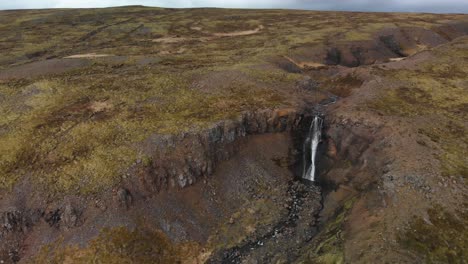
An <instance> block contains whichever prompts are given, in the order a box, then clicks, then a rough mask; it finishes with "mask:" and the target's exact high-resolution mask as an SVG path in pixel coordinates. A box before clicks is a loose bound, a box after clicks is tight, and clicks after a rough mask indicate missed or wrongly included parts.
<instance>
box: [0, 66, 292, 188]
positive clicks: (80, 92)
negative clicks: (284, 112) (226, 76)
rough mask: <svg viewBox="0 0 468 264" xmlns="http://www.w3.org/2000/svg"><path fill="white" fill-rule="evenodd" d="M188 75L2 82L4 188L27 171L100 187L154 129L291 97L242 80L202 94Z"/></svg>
mask: <svg viewBox="0 0 468 264" xmlns="http://www.w3.org/2000/svg"><path fill="white" fill-rule="evenodd" d="M94 67H95V69H96V70H98V68H99V67H98V66H94ZM193 74H194V73H193V72H192V73H190V75H193ZM188 75H189V74H184V73H181V74H178V75H177V76H175V75H172V74H163V73H160V74H155V73H143V72H140V73H139V74H132V73H129V74H128V75H127V76H126V78H125V79H119V76H117V75H114V74H107V75H105V74H102V73H99V72H96V73H90V74H82V75H81V74H80V73H78V72H73V73H72V74H70V75H67V76H61V77H59V78H49V79H47V80H45V79H41V80H38V81H35V82H32V83H30V84H28V85H26V86H20V87H18V86H17V84H16V83H15V82H13V83H7V84H5V85H2V86H1V87H0V88H1V90H0V94H2V95H4V97H5V99H4V102H3V104H2V105H1V106H0V111H1V112H0V113H1V114H2V116H3V117H4V119H2V121H1V122H2V123H1V124H0V127H2V128H3V130H2V132H1V133H0V142H1V144H0V153H1V154H0V155H1V159H0V171H1V174H0V183H1V187H10V186H11V185H12V184H13V183H14V182H15V180H16V179H18V177H20V176H21V175H26V174H28V175H31V176H32V177H31V179H32V180H35V181H36V182H39V183H45V184H46V186H49V187H50V188H52V191H57V192H81V193H90V192H96V191H99V190H101V189H102V188H104V187H106V186H110V185H112V184H114V183H115V182H116V181H117V180H119V179H120V176H121V175H122V174H123V173H124V172H125V171H124V170H125V169H126V168H128V167H129V166H130V165H131V164H132V162H134V161H135V160H136V159H137V157H138V156H139V155H141V153H138V150H137V147H136V144H137V143H139V142H141V141H143V140H144V139H145V138H147V137H148V136H149V135H151V134H152V133H163V134H173V133H180V132H183V131H189V130H192V131H193V130H197V129H202V128H205V127H207V126H208V125H210V124H212V123H213V122H215V121H218V120H221V119H227V118H234V117H236V116H238V115H239V114H240V113H241V112H242V111H245V110H255V109H259V108H271V107H275V106H278V105H281V104H282V103H285V102H286V101H285V100H284V96H282V95H281V92H278V91H276V90H273V89H268V88H265V86H263V88H262V87H260V86H258V85H257V86H255V85H254V83H253V82H247V81H241V80H239V81H238V82H233V83H231V84H229V86H228V87H227V90H225V91H222V92H215V91H214V92H212V93H205V92H202V91H199V90H197V89H193V88H191V82H190V81H189V80H190V78H191V77H190V76H188ZM70 76H73V77H70Z"/></svg>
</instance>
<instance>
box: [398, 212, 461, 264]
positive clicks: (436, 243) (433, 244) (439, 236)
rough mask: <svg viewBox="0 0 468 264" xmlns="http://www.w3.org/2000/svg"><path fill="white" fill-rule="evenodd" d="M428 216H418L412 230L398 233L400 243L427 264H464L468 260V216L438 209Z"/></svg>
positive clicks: (408, 229) (412, 221) (411, 222)
mask: <svg viewBox="0 0 468 264" xmlns="http://www.w3.org/2000/svg"><path fill="white" fill-rule="evenodd" d="M465 207H466V205H465ZM427 215H428V216H427V218H421V217H414V219H412V220H411V221H410V223H409V226H408V228H407V229H406V230H405V231H404V232H401V233H400V234H398V242H399V243H401V245H402V246H403V248H405V249H408V250H411V251H413V252H416V253H417V254H418V255H419V256H421V257H422V259H423V260H424V262H426V263H464V260H466V258H467V257H468V256H467V251H466V249H467V248H468V229H467V228H466V226H467V224H468V223H467V219H468V215H467V213H466V212H463V211H458V212H456V213H450V212H448V211H446V210H445V209H444V208H443V207H442V206H435V207H434V208H431V209H429V210H428V212H427Z"/></svg>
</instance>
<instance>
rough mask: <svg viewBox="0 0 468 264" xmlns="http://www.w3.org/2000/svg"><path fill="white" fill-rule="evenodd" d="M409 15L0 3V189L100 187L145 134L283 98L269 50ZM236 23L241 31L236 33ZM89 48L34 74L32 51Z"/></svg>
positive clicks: (292, 77) (288, 83) (285, 83)
mask: <svg viewBox="0 0 468 264" xmlns="http://www.w3.org/2000/svg"><path fill="white" fill-rule="evenodd" d="M419 16H420V15H418V14H364V13H363V14H361V13H353V14H347V13H340V12H311V11H285V10H263V11H259V10H223V9H193V10H184V9H177V10H174V9H161V8H145V7H126V8H107V9H79V10H66V9H63V10H62V9H59V10H28V11H1V15H0V33H1V34H2V41H1V42H0V49H1V50H2V54H1V55H0V70H2V72H0V188H1V189H5V188H6V189H8V188H11V187H12V186H13V185H14V184H15V183H16V182H18V180H20V179H22V178H23V177H28V178H29V179H30V180H32V181H33V182H34V184H37V186H43V187H45V188H47V189H48V190H49V191H51V192H55V193H64V194H66V193H81V194H87V193H95V192H98V191H100V190H103V189H104V188H109V187H111V186H112V185H114V184H116V183H118V182H119V180H120V179H121V176H122V175H124V174H125V173H126V170H127V169H128V168H129V166H131V165H132V164H133V162H134V161H135V160H136V159H137V158H144V157H142V156H144V153H141V151H140V149H139V147H138V146H139V144H140V143H141V142H143V141H144V140H145V139H146V138H147V137H148V136H150V135H151V134H154V133H159V134H161V133H164V134H175V133H180V132H184V131H188V130H191V131H196V130H199V129H203V128H205V127H207V126H209V125H210V124H213V123H214V122H216V121H218V120H222V119H227V118H233V117H236V116H238V115H239V114H240V113H241V112H242V111H247V110H256V109H262V108H274V107H281V106H289V105H290V104H291V102H290V101H291V100H294V99H293V98H292V97H293V96H291V95H292V93H293V92H294V89H293V88H294V86H295V84H296V83H297V81H298V80H299V79H300V78H301V76H300V75H299V74H294V73H287V72H284V71H282V70H280V69H274V66H272V65H271V63H270V64H269V63H268V61H269V60H270V59H271V58H272V57H276V58H278V56H280V57H281V56H283V55H288V54H289V53H290V52H291V49H294V48H296V47H301V46H307V47H310V45H322V46H323V45H326V43H328V41H330V40H332V39H333V38H335V37H338V38H340V36H341V34H344V33H347V34H348V35H349V36H351V37H350V38H351V39H353V38H354V39H355V38H356V36H359V39H364V38H367V37H368V36H371V35H372V34H373V33H374V32H375V31H378V30H380V29H381V28H383V27H387V26H391V25H393V23H395V21H398V26H412V25H418V24H420V23H421V19H420V17H419ZM463 17H464V16H462V15H450V16H449V15H434V16H432V15H424V18H425V21H430V20H431V19H433V20H434V21H435V22H433V23H429V22H427V24H428V25H431V26H437V25H440V24H442V23H446V22H447V21H453V20H460V19H463ZM324 21H325V22H324ZM376 22H377V23H376ZM242 31H248V32H250V33H249V34H247V35H242V34H240V35H236V33H239V32H242ZM252 31H253V32H252ZM219 33H223V34H221V35H220V34H219ZM226 33H232V34H233V36H229V35H228V34H226ZM353 36H354V37H353ZM155 40H156V41H155ZM90 53H96V54H98V55H99V54H101V55H102V54H106V55H111V56H108V57H102V58H84V59H83V60H86V61H88V62H90V64H91V65H89V66H83V67H81V68H74V70H70V71H68V72H65V73H60V74H59V73H56V74H49V75H45V76H39V75H38V73H37V72H38V71H39V72H40V69H41V67H42V66H41V64H40V62H41V61H42V60H46V59H50V58H63V57H67V56H71V55H79V54H82V55H83V54H90ZM70 60H73V59H70ZM33 61H35V62H36V63H35V64H34V65H35V66H31V67H30V68H28V67H26V68H15V66H25V64H28V63H30V62H33ZM61 63H62V64H63V65H66V64H67V59H61ZM62 64H60V65H62ZM266 64H269V65H268V66H265V65H266ZM29 65H31V64H29ZM87 65H88V64H87ZM26 66H28V65H26ZM47 67H51V69H53V66H50V65H49V66H47ZM61 67H63V66H60V67H58V69H57V70H60V69H61ZM15 69H16V74H17V75H15ZM3 70H8V74H6V75H5V76H6V77H2V76H3V75H2V73H4V72H3ZM219 72H228V74H227V75H228V76H237V77H236V78H232V77H231V78H224V77H219V76H218V75H217V74H218V73H219ZM231 73H232V74H231ZM15 76H16V77H15ZM17 76H21V77H17ZM217 76H218V77H217ZM221 76H222V75H221ZM25 77H27V78H25ZM15 78H19V79H15Z"/></svg>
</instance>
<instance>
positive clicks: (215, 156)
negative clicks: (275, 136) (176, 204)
mask: <svg viewBox="0 0 468 264" xmlns="http://www.w3.org/2000/svg"><path fill="white" fill-rule="evenodd" d="M303 117H304V115H303V113H302V112H299V111H297V110H295V109H280V110H263V111H258V112H252V113H244V114H243V115H242V116H241V117H240V118H238V119H237V120H233V121H221V122H218V123H216V124H215V125H213V126H212V127H210V128H208V129H206V130H204V131H202V132H200V133H186V134H182V135H179V136H163V135H155V136H153V137H151V138H150V139H148V140H147V141H146V142H145V147H144V148H145V149H146V155H148V156H150V157H151V162H150V164H149V165H147V167H146V168H144V169H143V171H142V172H140V173H139V177H138V181H139V184H138V185H139V186H140V187H141V189H142V190H145V191H146V192H148V193H154V192H157V191H160V190H162V189H167V188H184V187H187V186H190V185H192V184H194V183H195V182H196V181H198V180H199V179H200V178H201V177H203V176H209V175H211V174H212V173H213V170H214V168H215V167H216V164H217V163H219V162H220V161H223V160H227V159H229V158H230V157H231V156H232V155H233V154H234V153H236V152H237V151H238V149H239V141H240V140H242V139H244V138H245V137H246V136H248V135H254V134H263V133H274V132H285V131H293V130H295V129H297V128H298V126H299V125H300V123H301V120H302V119H303ZM136 174H138V173H136Z"/></svg>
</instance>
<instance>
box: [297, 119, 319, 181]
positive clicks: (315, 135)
mask: <svg viewBox="0 0 468 264" xmlns="http://www.w3.org/2000/svg"><path fill="white" fill-rule="evenodd" d="M322 123H323V120H322V118H320V117H319V116H318V115H316V116H315V117H314V120H313V121H312V124H311V125H310V129H309V134H308V135H307V139H306V141H305V142H304V149H303V150H304V152H303V153H304V154H303V158H304V160H303V162H304V170H303V174H302V178H304V179H307V180H309V181H315V158H316V156H317V147H318V144H319V143H320V138H321V137H322ZM309 146H310V151H311V152H310V159H311V164H310V166H309V168H307V169H306V167H307V162H306V156H307V148H308V147H309Z"/></svg>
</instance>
